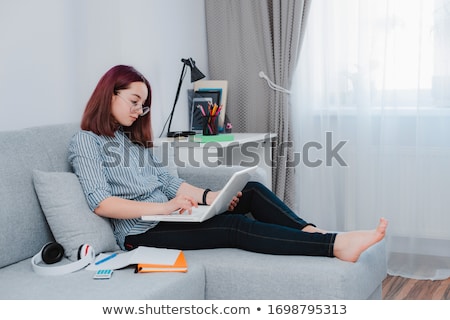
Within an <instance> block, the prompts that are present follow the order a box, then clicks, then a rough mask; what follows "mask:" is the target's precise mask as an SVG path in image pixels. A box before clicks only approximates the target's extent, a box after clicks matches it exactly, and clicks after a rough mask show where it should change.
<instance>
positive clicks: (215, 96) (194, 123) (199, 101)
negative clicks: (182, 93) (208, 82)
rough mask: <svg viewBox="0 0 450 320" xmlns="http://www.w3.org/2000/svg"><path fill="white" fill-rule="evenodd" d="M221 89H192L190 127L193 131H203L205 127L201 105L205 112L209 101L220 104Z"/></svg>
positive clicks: (190, 94)
mask: <svg viewBox="0 0 450 320" xmlns="http://www.w3.org/2000/svg"><path fill="white" fill-rule="evenodd" d="M221 91H222V90H221V89H217V90H215V89H207V90H205V89H203V90H202V89H201V90H199V91H190V92H189V93H188V94H189V96H190V97H189V106H190V110H189V127H190V130H191V131H194V132H196V133H201V132H202V129H203V121H202V119H203V115H202V112H201V109H199V108H198V106H201V107H202V108H203V110H204V111H205V112H207V110H208V106H209V103H210V104H212V105H213V104H214V103H216V104H217V105H219V102H220V101H221V93H222V92H221Z"/></svg>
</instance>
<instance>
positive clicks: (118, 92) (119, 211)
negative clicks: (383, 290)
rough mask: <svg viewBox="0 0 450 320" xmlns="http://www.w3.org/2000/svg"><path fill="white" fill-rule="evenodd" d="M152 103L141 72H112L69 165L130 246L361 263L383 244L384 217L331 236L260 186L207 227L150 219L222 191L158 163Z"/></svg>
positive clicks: (90, 106)
mask: <svg viewBox="0 0 450 320" xmlns="http://www.w3.org/2000/svg"><path fill="white" fill-rule="evenodd" d="M150 105H151V88H150V84H149V82H148V81H147V80H146V79H145V77H144V76H143V75H142V74H141V73H139V72H138V71H136V70H135V69H134V68H133V67H130V66H124V65H118V66H115V67H113V68H111V69H110V70H109V71H108V72H106V74H105V75H104V76H103V77H102V78H101V79H100V81H99V82H98V84H97V87H96V88H95V90H94V92H93V94H92V96H91V98H90V99H89V101H88V103H87V106H86V109H85V112H84V115H83V118H82V121H81V129H82V130H81V131H80V132H78V133H77V134H76V135H75V136H74V137H73V139H72V140H71V143H70V146H69V161H70V163H71V165H72V167H73V169H74V172H75V173H76V174H77V176H78V178H79V180H80V183H81V185H82V188H83V190H84V193H85V195H86V199H87V201H88V204H89V206H90V208H91V209H92V211H93V212H95V213H96V214H98V215H99V216H102V217H107V218H110V220H111V222H112V225H113V229H114V235H115V237H116V239H117V242H118V244H119V246H120V247H121V248H122V249H126V250H131V249H133V248H136V247H137V246H153V247H164V248H177V249H182V250H188V249H205V248H224V247H231V248H240V249H243V250H248V251H253V252H260V253H268V254H284V255H312V256H327V257H337V258H339V259H342V260H345V261H353V262H354V261H357V260H358V258H359V256H360V254H361V253H362V252H363V251H364V250H366V249H367V248H368V247H370V246H372V245H373V244H375V243H377V242H378V241H380V240H381V239H383V237H384V235H385V232H386V228H387V221H386V220H384V219H380V222H379V224H378V226H377V228H376V229H374V230H367V231H353V232H345V233H338V234H336V233H328V232H325V231H323V230H320V229H318V228H317V227H316V226H315V225H313V224H311V223H308V222H306V221H304V220H303V219H301V218H300V217H298V216H297V215H296V214H295V213H294V212H293V211H292V210H291V209H290V208H288V207H287V206H286V205H285V204H284V203H283V202H282V201H281V200H280V199H278V198H277V197H276V196H275V195H274V194H273V193H272V192H271V191H270V190H269V189H267V188H266V187H264V185H262V184H260V183H256V182H249V183H248V184H247V185H246V187H245V188H244V189H243V190H242V192H240V193H239V194H237V195H236V196H235V197H234V198H233V199H230V205H229V210H228V211H227V212H224V213H223V214H220V215H217V216H215V217H213V218H211V219H209V220H207V221H205V222H202V223H182V222H180V223H176V222H156V221H143V220H142V219H141V218H140V217H141V216H143V215H152V214H170V213H172V212H173V211H175V210H180V212H185V211H188V212H190V211H191V209H192V207H196V206H198V204H199V203H200V204H211V203H212V202H213V201H214V199H215V197H216V196H217V194H218V191H209V190H208V189H206V190H204V189H201V188H198V187H195V186H193V185H190V184H188V183H187V182H185V181H183V180H182V179H180V178H178V177H174V176H171V175H170V174H169V173H168V172H167V171H166V170H165V169H164V167H162V166H161V165H158V160H157V159H155V158H154V156H153V155H152V152H151V150H152V149H151V147H152V129H151V116H150ZM247 213H251V216H252V218H250V217H249V216H248V215H246V214H247Z"/></svg>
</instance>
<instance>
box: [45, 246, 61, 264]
mask: <svg viewBox="0 0 450 320" xmlns="http://www.w3.org/2000/svg"><path fill="white" fill-rule="evenodd" d="M41 257H42V261H44V262H45V263H46V264H53V263H56V262H59V261H61V260H62V258H63V257H64V248H63V246H62V245H60V244H59V243H57V242H50V243H48V244H46V245H45V246H44V247H43V248H42V253H41Z"/></svg>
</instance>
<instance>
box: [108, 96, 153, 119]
mask: <svg viewBox="0 0 450 320" xmlns="http://www.w3.org/2000/svg"><path fill="white" fill-rule="evenodd" d="M116 95H117V96H118V97H120V99H122V100H123V101H125V102H127V103H130V104H131V105H130V112H131V113H139V116H140V117H143V116H145V115H146V114H147V113H149V111H150V107H147V106H144V105H143V104H139V103H137V102H136V101H132V100H127V99H125V98H124V97H122V96H121V95H120V94H118V93H116Z"/></svg>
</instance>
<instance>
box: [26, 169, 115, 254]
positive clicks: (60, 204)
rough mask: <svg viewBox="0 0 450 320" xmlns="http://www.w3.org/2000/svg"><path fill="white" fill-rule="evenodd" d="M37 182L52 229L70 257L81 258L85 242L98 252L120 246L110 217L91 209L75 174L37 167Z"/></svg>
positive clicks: (35, 184) (35, 171) (38, 193)
mask: <svg viewBox="0 0 450 320" xmlns="http://www.w3.org/2000/svg"><path fill="white" fill-rule="evenodd" d="M33 182H34V188H35V190H36V193H37V196H38V198H39V202H40V204H41V207H42V210H43V211H44V215H45V217H46V219H47V222H48V224H49V226H50V230H51V231H52V233H53V236H54V237H55V240H56V241H57V242H58V243H60V244H61V245H62V246H63V248H64V252H65V255H66V256H67V257H68V258H69V259H70V260H72V261H75V260H78V248H79V247H80V246H81V245H82V244H85V243H87V244H90V245H91V246H92V247H93V248H94V251H95V253H96V254H98V253H100V252H108V251H116V250H119V247H118V245H117V244H116V240H115V238H114V234H113V231H112V228H111V225H110V222H109V220H108V219H105V218H102V217H100V216H97V215H96V214H95V213H93V212H92V211H91V210H90V209H89V207H88V204H87V202H86V198H85V196H84V193H83V190H82V189H81V185H80V182H79V181H78V178H77V176H76V175H75V174H73V173H71V172H44V171H39V170H34V171H33Z"/></svg>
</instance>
